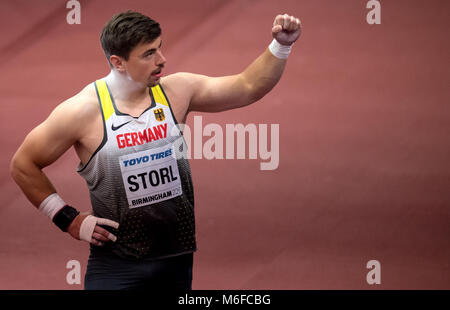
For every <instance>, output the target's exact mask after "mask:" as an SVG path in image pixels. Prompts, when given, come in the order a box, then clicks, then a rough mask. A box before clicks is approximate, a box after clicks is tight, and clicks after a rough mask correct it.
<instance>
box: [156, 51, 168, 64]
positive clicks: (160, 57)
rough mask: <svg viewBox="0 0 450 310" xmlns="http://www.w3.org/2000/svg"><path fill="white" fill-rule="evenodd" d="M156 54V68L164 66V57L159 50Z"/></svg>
mask: <svg viewBox="0 0 450 310" xmlns="http://www.w3.org/2000/svg"><path fill="white" fill-rule="evenodd" d="M156 53H157V55H158V57H157V62H156V65H158V66H160V65H164V64H165V63H166V61H167V60H166V57H164V55H163V53H162V51H161V50H158V51H157V52H156Z"/></svg>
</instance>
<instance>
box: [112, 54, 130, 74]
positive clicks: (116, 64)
mask: <svg viewBox="0 0 450 310" xmlns="http://www.w3.org/2000/svg"><path fill="white" fill-rule="evenodd" d="M109 61H110V62H111V65H112V66H113V68H114V69H116V70H117V71H119V72H123V71H125V70H126V67H125V60H124V59H123V58H122V57H120V56H116V55H111V56H110V57H109Z"/></svg>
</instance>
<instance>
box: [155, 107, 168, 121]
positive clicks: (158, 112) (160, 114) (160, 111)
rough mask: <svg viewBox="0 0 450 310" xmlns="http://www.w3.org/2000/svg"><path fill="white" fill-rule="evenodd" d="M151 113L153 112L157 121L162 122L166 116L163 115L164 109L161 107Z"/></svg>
mask: <svg viewBox="0 0 450 310" xmlns="http://www.w3.org/2000/svg"><path fill="white" fill-rule="evenodd" d="M153 113H155V118H156V120H157V121H160V122H162V121H163V120H164V119H165V118H166V116H165V115H164V110H163V109H161V108H159V109H155V110H153Z"/></svg>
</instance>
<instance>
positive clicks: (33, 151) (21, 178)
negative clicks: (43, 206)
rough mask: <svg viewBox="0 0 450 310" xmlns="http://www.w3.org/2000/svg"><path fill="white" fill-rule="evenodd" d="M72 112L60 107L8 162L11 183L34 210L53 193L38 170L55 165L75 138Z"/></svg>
mask: <svg viewBox="0 0 450 310" xmlns="http://www.w3.org/2000/svg"><path fill="white" fill-rule="evenodd" d="M76 109H77V108H76V107H75V104H74V103H73V102H70V101H67V102H64V103H62V104H60V105H59V106H58V107H57V108H56V109H55V110H54V111H53V112H52V113H51V114H50V116H49V117H48V118H47V119H46V120H45V121H44V122H43V123H42V124H40V125H39V126H37V127H36V128H34V129H33V130H32V131H31V132H30V133H29V134H28V135H27V137H26V138H25V140H24V142H23V143H22V145H21V146H20V147H19V149H18V150H17V152H16V153H15V155H14V157H13V159H12V161H11V164H10V171H11V175H12V177H13V179H14V180H15V181H16V183H17V184H18V185H19V186H20V188H21V189H22V191H23V192H24V194H25V195H26V196H27V198H28V199H29V200H30V202H31V203H32V204H33V205H35V206H36V207H39V205H40V203H41V202H42V201H43V200H44V199H45V198H46V197H47V196H49V195H50V194H52V193H54V192H56V190H55V188H54V186H53V185H52V183H51V182H50V180H49V179H48V178H47V176H46V175H45V174H44V173H43V172H42V169H43V168H44V167H46V166H48V165H50V164H52V163H53V162H55V161H56V160H57V159H58V158H59V157H60V156H61V155H62V154H63V153H64V152H66V151H67V150H68V149H69V148H70V147H71V146H72V145H73V144H74V143H75V142H76V141H77V139H78V137H79V133H80V131H81V128H79V127H80V122H79V121H78V119H77V115H78V113H77V111H76Z"/></svg>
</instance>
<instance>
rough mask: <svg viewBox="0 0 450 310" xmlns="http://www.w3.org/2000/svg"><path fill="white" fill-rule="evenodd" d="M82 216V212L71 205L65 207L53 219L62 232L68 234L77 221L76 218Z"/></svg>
mask: <svg viewBox="0 0 450 310" xmlns="http://www.w3.org/2000/svg"><path fill="white" fill-rule="evenodd" d="M79 214H80V211H78V210H77V209H75V208H74V207H71V206H69V205H65V206H64V207H63V208H62V209H61V210H60V211H59V212H58V213H56V215H55V216H54V217H53V223H55V225H56V226H58V227H59V229H61V230H62V231H64V232H66V231H67V230H68V228H69V226H70V224H72V222H73V221H74V220H75V218H76V217H77V216H78V215H79Z"/></svg>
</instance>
